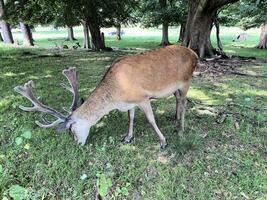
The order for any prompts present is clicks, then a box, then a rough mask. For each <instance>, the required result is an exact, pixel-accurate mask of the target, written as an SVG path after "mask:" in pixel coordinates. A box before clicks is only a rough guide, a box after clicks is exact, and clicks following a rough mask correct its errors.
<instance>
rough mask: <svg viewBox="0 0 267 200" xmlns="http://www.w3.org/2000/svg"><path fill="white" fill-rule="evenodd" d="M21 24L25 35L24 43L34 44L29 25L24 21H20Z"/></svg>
mask: <svg viewBox="0 0 267 200" xmlns="http://www.w3.org/2000/svg"><path fill="white" fill-rule="evenodd" d="M19 24H20V29H21V32H22V35H23V45H25V46H33V39H32V34H31V29H30V27H29V25H28V24H25V23H22V22H20V23H19Z"/></svg>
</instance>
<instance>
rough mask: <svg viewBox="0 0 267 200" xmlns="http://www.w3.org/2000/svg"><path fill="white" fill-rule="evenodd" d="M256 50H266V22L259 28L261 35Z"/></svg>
mask: <svg viewBox="0 0 267 200" xmlns="http://www.w3.org/2000/svg"><path fill="white" fill-rule="evenodd" d="M256 47H257V48H258V49H267V22H265V23H264V24H263V25H262V26H261V35H260V41H259V44H258V45H257V46H256Z"/></svg>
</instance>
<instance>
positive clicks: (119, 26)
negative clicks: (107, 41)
mask: <svg viewBox="0 0 267 200" xmlns="http://www.w3.org/2000/svg"><path fill="white" fill-rule="evenodd" d="M116 37H117V40H121V24H118V25H117V26H116Z"/></svg>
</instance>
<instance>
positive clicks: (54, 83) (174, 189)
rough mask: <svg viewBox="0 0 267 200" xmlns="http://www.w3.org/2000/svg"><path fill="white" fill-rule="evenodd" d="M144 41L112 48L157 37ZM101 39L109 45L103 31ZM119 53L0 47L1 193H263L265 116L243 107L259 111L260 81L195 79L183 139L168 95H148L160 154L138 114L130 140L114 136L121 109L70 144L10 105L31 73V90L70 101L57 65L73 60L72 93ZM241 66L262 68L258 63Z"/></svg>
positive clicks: (266, 68)
mask: <svg viewBox="0 0 267 200" xmlns="http://www.w3.org/2000/svg"><path fill="white" fill-rule="evenodd" d="M149 38H151V40H148V39H147V38H146V37H143V38H139V39H138V38H136V40H133V38H125V39H124V40H122V41H121V42H120V44H119V45H120V47H128V46H130V47H142V48H151V47H154V46H155V45H156V44H157V43H158V38H157V37H149ZM222 38H226V40H225V41H226V42H225V43H226V44H229V46H228V45H227V50H228V51H230V50H231V51H234V52H235V53H237V54H241V55H250V56H251V54H253V55H256V56H257V57H260V58H263V59H264V58H266V55H267V54H266V51H255V50H253V52H252V51H251V49H249V48H238V47H236V45H233V44H232V43H231V41H230V39H228V40H227V38H231V35H230V36H229V35H226V36H222ZM61 41H62V38H61ZM36 42H37V43H39V42H42V41H41V40H40V41H36ZM43 43H44V44H46V43H47V40H44V41H43ZM107 43H108V45H110V46H113V44H117V42H116V41H114V40H112V39H111V38H109V39H107ZM48 44H49V43H48ZM40 46H42V45H40ZM250 48H251V46H250ZM127 53H131V52H129V51H119V52H99V53H94V52H86V51H83V50H76V51H74V50H65V51H60V52H58V51H56V50H51V49H39V48H32V49H23V48H17V49H13V48H9V47H2V48H0V59H1V62H0V82H1V85H0V88H1V93H0V113H1V115H0V133H1V134H0V143H1V145H0V196H1V197H2V198H3V197H7V198H10V197H11V196H14V193H15V192H22V191H25V190H26V191H27V194H26V195H25V198H26V199H94V196H95V188H96V187H97V185H98V187H99V189H100V190H103V191H104V190H105V186H108V187H109V188H111V189H112V191H113V192H112V195H113V196H112V199H188V200H189V199H190V200H191V199H203V200H207V199H258V200H263V199H267V134H266V133H267V129H266V121H267V116H266V112H264V111H263V110H257V109H256V110H254V109H251V108H264V107H265V108H266V102H267V95H266V87H267V86H266V78H255V77H243V76H234V75H227V76H224V75H221V76H218V77H215V78H213V77H212V76H204V77H197V78H194V80H193V83H192V87H191V89H190V92H189V94H188V97H189V99H190V100H191V101H190V102H189V105H188V109H187V113H186V133H185V136H184V137H183V138H179V137H178V136H177V135H176V134H175V127H174V123H173V118H174V110H175V99H174V98H173V97H171V98H168V99H163V100H157V101H153V103H152V104H153V105H152V106H153V109H154V112H155V115H156V120H157V121H158V125H159V127H160V128H161V130H162V132H163V133H164V134H165V136H166V138H167V141H168V143H169V147H168V149H167V150H166V151H163V152H162V151H160V149H159V143H158V140H157V137H156V135H155V133H154V131H153V130H152V128H151V127H150V125H149V124H148V123H147V122H146V119H145V117H144V115H143V114H142V113H141V112H140V111H138V112H137V116H136V118H135V119H136V120H135V125H134V132H135V138H134V140H133V142H132V143H131V144H129V145H122V144H121V143H120V140H121V136H122V135H123V134H124V133H125V132H126V131H127V124H128V122H127V114H126V113H122V112H119V111H112V112H111V113H110V114H109V115H107V116H105V117H104V118H103V119H102V120H101V121H100V122H99V123H98V124H97V125H96V126H94V127H93V128H92V130H91V132H90V134H91V135H90V137H89V140H88V141H87V143H86V145H85V146H83V147H79V146H77V145H76V144H75V143H74V140H73V138H72V136H71V134H69V133H68V132H64V133H63V134H56V133H55V131H54V130H50V129H49V130H45V129H41V128H39V127H37V125H35V123H34V121H35V120H37V119H39V118H40V114H38V113H36V114H29V113H25V112H23V111H21V110H19V109H18V105H20V104H23V105H25V104H27V101H26V100H25V99H23V98H22V97H20V96H19V95H18V94H16V93H15V92H14V91H13V88H14V87H15V86H16V85H19V84H24V83H25V82H27V81H28V80H29V79H32V80H33V81H34V91H35V92H36V94H37V96H38V97H40V99H41V100H42V101H44V102H45V103H47V104H49V105H51V106H52V107H54V108H56V109H61V108H62V107H63V106H67V105H69V104H70V102H71V96H70V95H69V94H68V93H67V92H66V91H64V90H63V89H62V88H61V87H60V86H59V83H60V82H62V81H64V77H63V76H62V75H61V71H62V70H63V69H64V68H66V67H69V66H75V67H77V69H78V82H79V88H80V92H81V94H82V96H88V94H89V93H90V92H91V91H92V90H93V88H94V87H95V86H96V85H97V83H98V82H99V81H100V80H101V77H102V76H103V74H104V72H105V71H106V68H105V66H106V65H108V64H109V63H111V62H112V60H114V59H115V58H117V57H119V56H121V55H124V54H127ZM241 70H244V71H251V72H254V73H256V74H266V73H267V64H266V63H265V64H264V63H263V64H262V65H261V66H256V65H255V66H243V67H242V68H241ZM192 102H203V103H204V104H212V105H215V106H203V105H201V104H194V103H192ZM231 102H232V103H233V104H231ZM216 105H217V106H216ZM203 111H204V112H203ZM217 113H226V114H227V117H226V119H225V120H223V122H220V123H219V122H218V121H219V120H220V115H219V114H217ZM18 138H20V139H18ZM97 183H98V184H97ZM14 185H19V186H21V188H15V187H14ZM22 193H23V192H22ZM22 193H19V196H20V197H21V198H22V196H23V195H24V194H22Z"/></svg>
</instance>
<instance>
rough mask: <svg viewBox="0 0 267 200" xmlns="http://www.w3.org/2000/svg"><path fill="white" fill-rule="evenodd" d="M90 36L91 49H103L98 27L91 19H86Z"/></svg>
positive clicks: (103, 45)
mask: <svg viewBox="0 0 267 200" xmlns="http://www.w3.org/2000/svg"><path fill="white" fill-rule="evenodd" d="M88 25H89V29H90V33H91V37H92V49H93V50H95V51H100V50H105V49H106V47H105V44H104V43H103V40H102V38H101V33H100V27H99V25H98V24H97V23H95V22H94V21H93V20H89V21H88Z"/></svg>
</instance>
